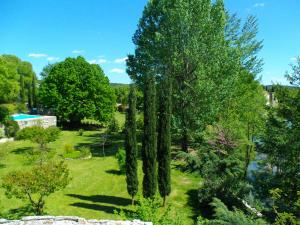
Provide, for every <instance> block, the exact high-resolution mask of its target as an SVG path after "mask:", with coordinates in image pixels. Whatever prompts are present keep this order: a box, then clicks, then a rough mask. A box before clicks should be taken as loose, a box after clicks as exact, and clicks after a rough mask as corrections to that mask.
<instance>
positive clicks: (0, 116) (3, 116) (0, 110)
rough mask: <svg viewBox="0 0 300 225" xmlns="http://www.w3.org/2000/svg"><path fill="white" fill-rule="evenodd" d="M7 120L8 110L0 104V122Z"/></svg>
mask: <svg viewBox="0 0 300 225" xmlns="http://www.w3.org/2000/svg"><path fill="white" fill-rule="evenodd" d="M7 120H9V110H8V108H6V107H5V106H0V123H2V124H4V123H5V122H6V121H7Z"/></svg>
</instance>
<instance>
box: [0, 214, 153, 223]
mask: <svg viewBox="0 0 300 225" xmlns="http://www.w3.org/2000/svg"><path fill="white" fill-rule="evenodd" d="M0 224H1V225H153V224H152V222H142V221H140V220H133V221H113V220H87V219H84V218H80V217H76V216H27V217H23V218H22V219H21V220H6V219H0Z"/></svg>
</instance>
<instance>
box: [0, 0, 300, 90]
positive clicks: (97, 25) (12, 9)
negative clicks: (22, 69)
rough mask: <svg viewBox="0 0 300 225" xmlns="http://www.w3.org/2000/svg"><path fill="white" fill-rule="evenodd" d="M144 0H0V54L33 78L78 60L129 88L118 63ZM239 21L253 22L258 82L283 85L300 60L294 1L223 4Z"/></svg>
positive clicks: (299, 13) (128, 49)
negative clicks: (28, 67) (27, 67)
mask: <svg viewBox="0 0 300 225" xmlns="http://www.w3.org/2000/svg"><path fill="white" fill-rule="evenodd" d="M146 2H147V0H26V1H25V0H0V30H1V31H0V54H14V55H17V56H18V57H20V58H21V59H22V60H26V61H29V62H31V63H32V64H33V68H34V70H35V72H36V73H37V74H39V73H40V72H41V70H42V68H43V67H44V66H45V65H47V63H53V62H56V61H61V60H63V59H64V58H66V57H76V56H77V55H83V56H84V57H85V58H86V59H87V60H88V61H90V62H91V63H99V64H100V65H101V67H102V68H103V69H104V72H105V74H106V75H107V76H108V77H109V79H110V81H111V82H118V83H129V82H130V79H129V77H128V76H127V74H126V72H125V70H126V69H125V62H124V59H125V58H126V55H127V54H128V53H133V51H134V45H133V44H132V35H133V33H134V31H135V30H136V27H137V23H138V20H139V18H140V17H141V15H142V11H143V8H144V5H145V4H146ZM225 4H226V7H227V9H229V10H230V11H231V12H237V13H238V15H239V16H240V17H242V18H245V17H246V16H247V15H249V14H253V15H256V16H257V17H258V19H259V27H260V33H259V35H258V38H259V39H263V40H264V48H263V50H262V51H261V52H260V56H261V57H263V59H264V62H265V65H264V71H263V72H262V74H261V76H262V80H261V81H262V83H264V84H270V83H272V82H275V83H276V82H280V83H285V81H284V73H285V71H287V70H288V69H289V64H290V63H293V62H295V57H296V56H298V55H300V29H299V21H300V1H299V0H285V1H282V0H265V1H264V0H261V1H255V0H225Z"/></svg>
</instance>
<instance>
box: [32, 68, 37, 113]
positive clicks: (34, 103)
mask: <svg viewBox="0 0 300 225" xmlns="http://www.w3.org/2000/svg"><path fill="white" fill-rule="evenodd" d="M31 87H32V93H31V94H32V107H33V108H36V107H37V104H36V76H35V74H33V76H32V84H31Z"/></svg>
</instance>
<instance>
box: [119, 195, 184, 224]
mask: <svg viewBox="0 0 300 225" xmlns="http://www.w3.org/2000/svg"><path fill="white" fill-rule="evenodd" d="M137 202H138V204H137V205H136V207H135V212H128V213H127V212H124V211H122V210H121V212H119V213H117V212H116V211H115V213H116V214H118V215H119V216H121V218H122V219H124V220H132V219H139V220H142V221H147V222H152V223H153V225H185V224H187V223H186V222H185V221H183V220H182V216H181V215H179V214H177V212H175V211H174V210H173V208H172V207H171V206H168V207H167V208H165V209H163V210H162V208H161V199H160V198H159V197H158V196H155V198H153V199H152V198H141V197H140V198H139V199H138V201H137Z"/></svg>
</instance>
